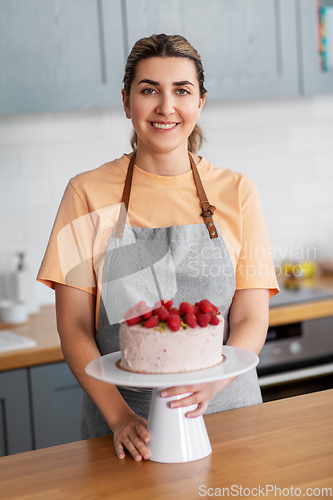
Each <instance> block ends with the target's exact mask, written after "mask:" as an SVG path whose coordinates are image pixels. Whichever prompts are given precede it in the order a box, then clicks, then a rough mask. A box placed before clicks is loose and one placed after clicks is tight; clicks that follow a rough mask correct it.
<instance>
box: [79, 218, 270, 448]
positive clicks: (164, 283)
mask: <svg viewBox="0 0 333 500" xmlns="http://www.w3.org/2000/svg"><path fill="white" fill-rule="evenodd" d="M215 228H216V230H217V233H218V237H216V238H214V239H211V238H210V237H209V233H208V231H207V227H206V225H205V224H204V223H203V224H192V225H186V226H171V227H160V228H153V229H151V228H138V227H130V226H128V225H126V226H125V228H124V232H123V235H122V238H121V239H119V238H116V237H115V235H114V234H113V235H112V236H111V238H110V241H109V245H108V250H107V253H106V256H105V263H104V271H103V284H102V291H101V298H102V300H101V307H100V315H99V324H98V330H97V335H96V343H97V345H98V348H99V350H100V352H101V354H102V355H105V354H108V353H111V352H116V351H119V350H120V347H119V327H120V325H119V321H120V320H121V319H122V318H123V317H124V313H125V312H126V311H127V310H128V308H129V307H131V306H133V305H135V304H137V303H138V302H139V301H141V300H145V301H146V302H147V304H149V305H151V306H153V305H154V304H155V303H156V302H158V301H159V300H161V299H163V300H168V299H172V300H173V302H174V304H175V306H179V304H180V303H181V302H182V301H188V302H190V303H192V304H194V303H195V302H198V301H200V300H202V299H208V300H209V301H211V302H212V303H213V304H215V305H216V306H217V307H218V308H219V310H220V312H221V314H222V315H223V317H224V319H225V332H224V342H225V341H226V340H227V338H228V314H229V308H230V305H231V302H232V298H233V295H234V292H235V273H234V268H233V265H232V261H231V258H230V255H229V251H228V249H227V246H226V244H225V242H224V240H223V238H222V235H221V234H220V231H219V228H218V227H217V226H216V224H215ZM118 390H119V392H120V394H121V395H122V396H123V398H124V399H125V401H126V403H127V404H128V405H129V407H130V408H131V409H132V410H133V411H134V412H135V413H136V414H137V415H139V416H141V417H143V418H146V419H147V418H148V412H149V405H150V399H151V392H152V389H147V388H135V387H118ZM261 402H262V397H261V392H260V388H259V384H258V378H257V373H256V370H255V369H253V370H251V371H250V372H248V373H245V374H244V375H241V376H239V377H238V378H237V379H235V380H234V381H233V382H231V384H229V385H228V386H227V387H226V388H225V389H224V390H223V391H221V392H220V393H219V394H217V395H216V396H215V398H214V399H213V400H212V401H211V402H210V404H209V406H208V408H207V411H206V414H208V413H215V412H220V411H225V410H230V409H234V408H239V407H242V406H248V405H254V404H258V403H261ZM110 433H111V430H110V428H109V426H108V425H107V423H106V421H105V419H104V417H103V416H102V414H101V413H100V411H99V410H98V408H97V407H96V406H95V404H94V403H93V402H92V401H91V399H90V398H89V397H88V396H87V395H86V394H85V393H83V399H82V411H81V434H82V439H88V438H92V437H98V436H104V435H106V434H110Z"/></svg>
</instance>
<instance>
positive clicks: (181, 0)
mask: <svg viewBox="0 0 333 500" xmlns="http://www.w3.org/2000/svg"><path fill="white" fill-rule="evenodd" d="M322 3H323V4H324V3H325V4H327V5H333V0H322ZM316 16H317V13H316V0H265V1H263V0H233V1H232V2H230V0H207V1H206V2H205V3H204V4H203V3H202V2H201V1H200V0H169V1H168V2H150V1H149V0H47V1H46V2H45V0H29V2H27V1H25V0H11V1H10V2H9V1H8V0H0V33H1V36H0V60H1V72H0V114H11V113H35V112H46V111H67V110H80V109H94V108H105V107H110V106H112V107H120V106H121V96H120V89H121V86H122V77H123V70H124V64H125V60H126V57H127V55H128V53H129V51H130V49H131V47H132V46H133V44H134V42H135V41H136V40H137V39H139V38H141V37H143V36H149V35H151V34H152V33H161V32H165V33H168V34H171V33H180V34H182V35H184V36H185V37H186V38H188V40H189V41H190V42H191V43H192V44H193V46H194V47H196V48H197V50H198V52H199V53H200V54H201V56H202V60H203V65H204V69H205V76H206V87H207V89H208V91H209V92H208V99H209V101H210V102H213V101H221V100H239V99H255V98H273V97H282V96H295V95H298V94H302V93H305V94H315V93H321V92H332V91H333V77H332V72H323V71H322V70H321V69H320V67H319V63H318V53H317V45H318V44H317V25H316V23H317V19H316Z"/></svg>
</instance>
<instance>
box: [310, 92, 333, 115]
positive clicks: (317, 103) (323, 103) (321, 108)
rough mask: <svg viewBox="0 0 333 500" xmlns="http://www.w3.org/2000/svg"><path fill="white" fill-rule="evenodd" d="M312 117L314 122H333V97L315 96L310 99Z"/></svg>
mask: <svg viewBox="0 0 333 500" xmlns="http://www.w3.org/2000/svg"><path fill="white" fill-rule="evenodd" d="M311 107H312V115H313V118H314V119H315V120H323V119H331V120H332V121H333V96H332V95H331V94H327V95H325V96H316V97H313V99H312V106H311Z"/></svg>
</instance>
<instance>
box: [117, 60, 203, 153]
mask: <svg viewBox="0 0 333 500" xmlns="http://www.w3.org/2000/svg"><path fill="white" fill-rule="evenodd" d="M122 95H123V102H124V109H125V112H126V116H127V118H131V120H132V123H133V127H134V130H135V131H136V133H137V136H138V151H139V150H142V149H144V150H146V151H147V152H149V153H150V154H153V153H154V152H155V153H168V152H171V151H174V150H176V149H179V151H183V150H186V151H187V140H188V137H189V135H190V134H191V132H192V130H193V128H194V126H195V124H196V121H197V119H198V118H199V116H200V112H201V108H202V105H203V103H204V100H205V97H206V96H204V98H203V99H201V98H200V92H199V82H198V77H197V74H196V69H195V64H194V62H193V61H191V60H190V59H187V58H182V57H152V58H150V59H143V60H141V61H140V62H139V63H138V65H137V67H136V75H135V78H134V80H133V82H132V84H131V90H130V95H129V97H127V96H126V95H125V92H124V90H123V91H122Z"/></svg>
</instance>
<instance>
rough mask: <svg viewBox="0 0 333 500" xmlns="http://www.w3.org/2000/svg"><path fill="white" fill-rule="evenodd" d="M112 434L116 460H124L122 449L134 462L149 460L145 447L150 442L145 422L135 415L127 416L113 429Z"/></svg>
mask: <svg viewBox="0 0 333 500" xmlns="http://www.w3.org/2000/svg"><path fill="white" fill-rule="evenodd" d="M113 433H114V446H115V449H116V453H117V457H118V458H125V451H124V447H125V448H126V449H127V450H128V451H129V453H130V454H131V455H132V457H133V458H134V460H136V461H139V460H142V458H144V459H145V460H147V459H148V458H149V456H150V455H149V450H148V448H147V446H146V444H147V443H148V442H149V441H150V435H149V432H148V431H147V420H145V419H144V418H141V417H139V416H138V415H135V413H133V414H129V415H127V416H125V417H123V418H122V419H121V421H120V422H119V424H118V425H117V426H116V427H115V428H114V429H113Z"/></svg>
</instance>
